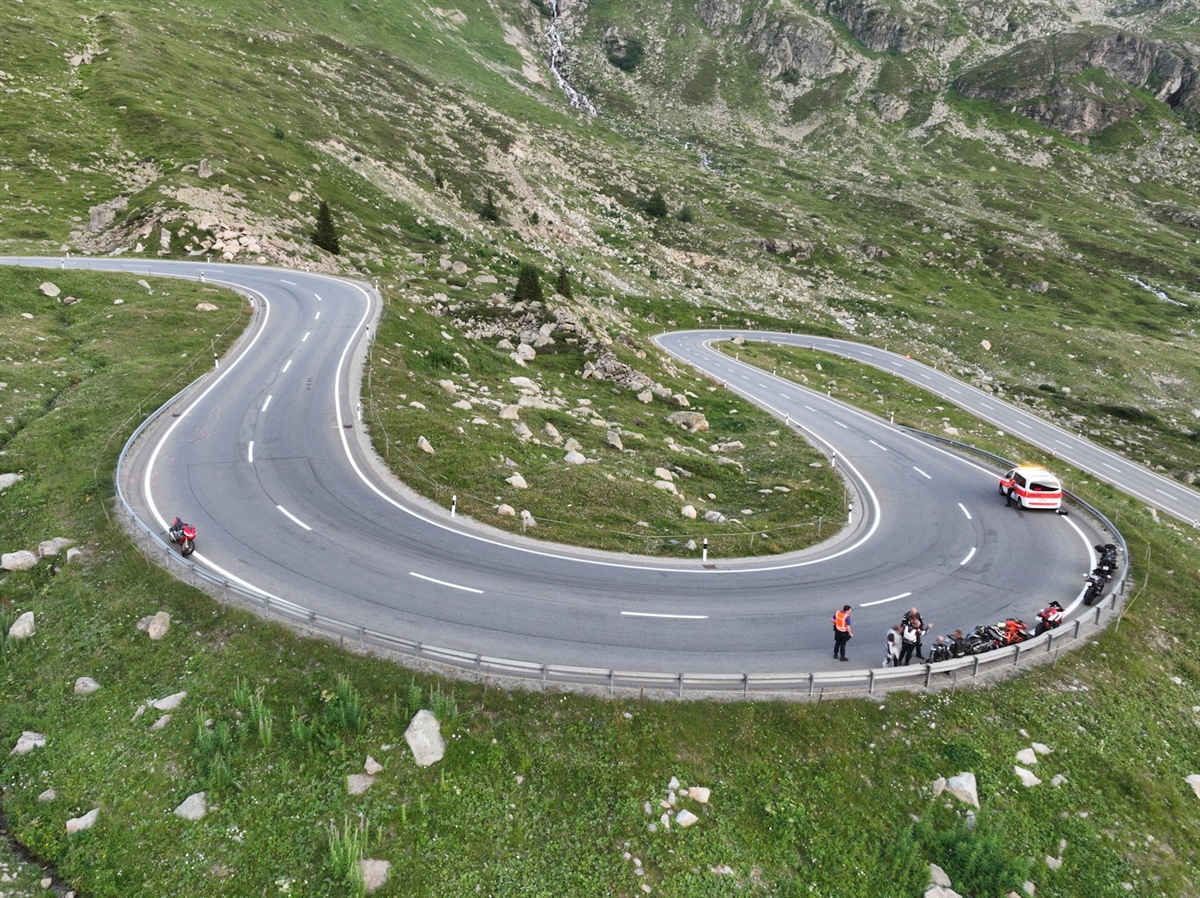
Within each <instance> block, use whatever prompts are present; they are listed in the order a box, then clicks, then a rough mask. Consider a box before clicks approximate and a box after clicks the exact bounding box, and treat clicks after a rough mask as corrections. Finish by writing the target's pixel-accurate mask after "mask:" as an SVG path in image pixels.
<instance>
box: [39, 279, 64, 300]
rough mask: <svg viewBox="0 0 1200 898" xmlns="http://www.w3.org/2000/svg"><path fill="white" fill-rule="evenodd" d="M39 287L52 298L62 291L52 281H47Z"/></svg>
mask: <svg viewBox="0 0 1200 898" xmlns="http://www.w3.org/2000/svg"><path fill="white" fill-rule="evenodd" d="M38 289H39V290H41V291H42V292H43V293H44V294H46V295H47V296H49V297H51V298H54V297H55V296H58V294H60V293H62V291H61V290H59V289H58V286H57V285H55V284H52V283H51V282H50V281H45V282H44V283H42V285H41V286H40V287H38Z"/></svg>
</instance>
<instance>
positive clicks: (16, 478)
mask: <svg viewBox="0 0 1200 898" xmlns="http://www.w3.org/2000/svg"><path fill="white" fill-rule="evenodd" d="M24 479H25V475H24V474H0V493H2V492H4V491H5V490H6V489H8V488H9V487H10V486H12V485H13V484H14V483H20V482H21V481H22V480H24Z"/></svg>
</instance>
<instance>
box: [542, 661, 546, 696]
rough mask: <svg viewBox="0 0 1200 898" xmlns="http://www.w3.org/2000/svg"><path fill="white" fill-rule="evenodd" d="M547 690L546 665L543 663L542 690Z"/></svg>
mask: <svg viewBox="0 0 1200 898" xmlns="http://www.w3.org/2000/svg"><path fill="white" fill-rule="evenodd" d="M545 691H546V665H545V664H543V665H542V692H545Z"/></svg>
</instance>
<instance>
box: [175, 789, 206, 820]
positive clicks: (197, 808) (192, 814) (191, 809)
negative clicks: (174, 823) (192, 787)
mask: <svg viewBox="0 0 1200 898" xmlns="http://www.w3.org/2000/svg"><path fill="white" fill-rule="evenodd" d="M207 813H208V793H207V792H194V793H192V794H191V795H189V796H188V797H187V798H185V799H184V800H183V803H182V804H180V805H179V807H177V808H176V809H175V816H176V817H182V818H183V819H184V820H203V819H204V815H205V814H207Z"/></svg>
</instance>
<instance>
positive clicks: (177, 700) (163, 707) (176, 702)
mask: <svg viewBox="0 0 1200 898" xmlns="http://www.w3.org/2000/svg"><path fill="white" fill-rule="evenodd" d="M185 698H187V690H184V691H183V692H174V693H172V694H171V695H168V696H167V697H166V698H160V699H159V700H158V701H156V702H151V703H150V707H152V708H157V709H158V710H159V711H174V710H175V709H176V708H178V707H179V706H180V704H182V703H183V700H184V699H185Z"/></svg>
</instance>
